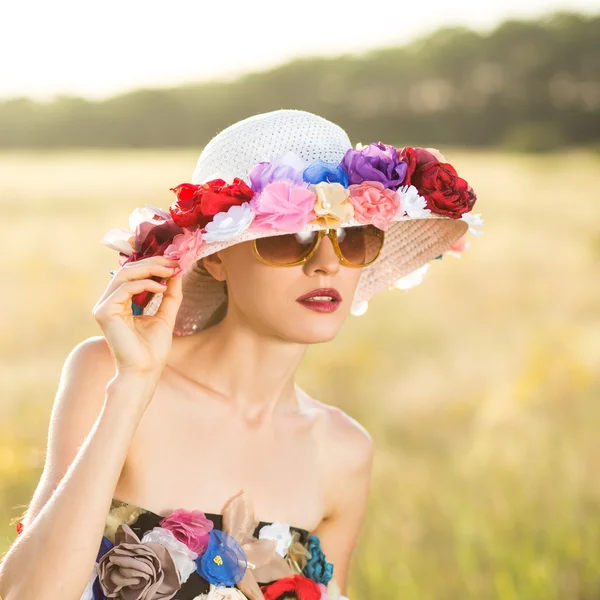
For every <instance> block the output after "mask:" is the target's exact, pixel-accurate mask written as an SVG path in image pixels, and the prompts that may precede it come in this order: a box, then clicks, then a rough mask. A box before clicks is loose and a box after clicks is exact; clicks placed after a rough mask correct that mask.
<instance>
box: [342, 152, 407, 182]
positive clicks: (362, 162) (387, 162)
mask: <svg viewBox="0 0 600 600" xmlns="http://www.w3.org/2000/svg"><path fill="white" fill-rule="evenodd" d="M341 167H342V168H343V169H344V171H346V173H348V179H349V180H350V183H351V184H356V183H362V182H363V181H379V182H380V183H383V185H384V187H386V188H390V189H392V190H396V189H398V187H399V186H400V185H402V182H403V181H404V178H405V177H406V169H407V164H406V163H405V162H404V161H401V160H399V159H398V156H397V150H396V148H394V146H388V145H387V144H382V143H381V142H379V143H377V144H376V143H372V144H369V145H368V146H365V147H363V148H361V149H360V150H354V149H353V148H350V149H349V150H348V151H347V152H346V154H344V158H342V162H341Z"/></svg>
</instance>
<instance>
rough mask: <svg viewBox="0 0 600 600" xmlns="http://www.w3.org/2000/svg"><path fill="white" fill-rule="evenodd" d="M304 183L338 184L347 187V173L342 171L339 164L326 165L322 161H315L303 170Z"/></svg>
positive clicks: (326, 163)
mask: <svg viewBox="0 0 600 600" xmlns="http://www.w3.org/2000/svg"><path fill="white" fill-rule="evenodd" d="M303 177H304V181H307V182H308V183H314V184H317V183H321V182H322V181H326V182H327V183H340V184H341V185H343V186H344V187H345V188H347V187H348V173H346V171H344V169H342V167H341V166H340V165H339V163H328V162H325V161H324V160H321V159H319V160H315V161H314V162H313V163H311V164H310V165H308V167H306V169H305V170H304V175H303Z"/></svg>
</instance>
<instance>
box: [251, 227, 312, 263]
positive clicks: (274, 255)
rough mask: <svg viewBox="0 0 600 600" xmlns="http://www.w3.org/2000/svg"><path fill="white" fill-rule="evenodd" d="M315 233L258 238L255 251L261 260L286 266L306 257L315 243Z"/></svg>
mask: <svg viewBox="0 0 600 600" xmlns="http://www.w3.org/2000/svg"><path fill="white" fill-rule="evenodd" d="M317 237H318V236H317V232H316V231H308V232H304V233H285V234H282V235H273V236H269V237H263V238H258V239H257V240H256V249H257V250H258V253H259V254H260V255H261V257H262V258H264V259H265V260H268V261H269V262H270V263H273V264H276V265H288V264H291V263H295V262H298V261H299V260H302V259H303V258H304V257H305V256H308V254H309V253H310V251H311V250H312V248H313V246H314V244H315V243H316V241H317Z"/></svg>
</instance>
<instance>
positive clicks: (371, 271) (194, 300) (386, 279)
mask: <svg viewBox="0 0 600 600" xmlns="http://www.w3.org/2000/svg"><path fill="white" fill-rule="evenodd" d="M360 225H363V223H360V222H358V221H356V220H355V219H351V220H349V221H345V222H344V223H343V224H340V226H343V227H356V226H360ZM468 227H469V226H468V224H467V222H466V221H464V220H462V219H452V218H449V217H445V216H441V215H436V214H432V215H429V216H427V217H423V218H411V217H401V218H400V219H399V220H397V221H394V222H392V223H391V224H390V226H389V228H388V229H387V230H386V232H385V238H384V244H383V248H382V250H381V253H380V255H379V257H378V258H377V260H376V261H375V262H374V263H372V264H371V265H369V266H367V267H364V268H363V269H362V272H361V276H360V280H359V282H358V285H357V288H356V292H355V294H354V298H353V304H354V303H358V302H362V301H365V300H369V299H370V298H371V297H373V296H374V295H375V294H377V293H378V292H380V291H382V290H385V289H388V288H390V287H392V286H393V285H394V283H395V282H396V281H398V280H399V279H401V278H402V277H405V276H406V275H408V274H409V273H412V272H413V271H415V270H416V269H418V268H419V267H422V266H423V265H425V264H426V263H428V262H429V261H431V260H433V259H434V258H436V257H438V256H440V254H442V253H443V252H445V251H446V250H448V249H449V248H450V246H452V244H454V242H456V241H457V240H458V239H459V238H461V237H462V236H463V235H464V234H465V233H466V232H467V230H468ZM326 228H327V225H325V224H323V223H310V224H308V225H306V226H305V227H304V228H303V231H316V230H320V229H326ZM284 233H285V232H282V231H278V230H272V231H257V230H253V229H252V228H250V229H248V230H246V231H245V232H243V233H241V234H240V235H238V236H236V237H235V238H234V239H232V240H227V241H223V242H210V243H207V244H205V245H203V246H202V247H201V248H200V251H199V252H198V254H197V255H196V260H195V262H194V263H193V264H192V267H191V268H190V269H189V271H187V272H186V273H185V274H184V275H183V282H182V286H183V298H182V301H181V305H180V307H179V311H178V312H177V317H176V322H175V328H174V330H173V334H174V335H176V336H184V335H190V334H193V333H196V332H198V331H201V330H202V329H204V328H205V326H206V324H207V323H208V321H209V319H210V318H211V316H212V315H213V313H214V312H215V311H216V310H217V309H218V308H219V307H220V306H221V305H222V304H223V303H224V302H225V301H226V297H227V296H226V292H225V283H224V282H222V281H217V280H216V279H215V278H214V277H213V276H212V275H211V274H210V273H208V271H207V270H206V269H205V268H204V265H203V264H202V261H201V260H200V259H201V258H203V257H205V256H208V255H210V254H212V253H214V252H218V251H219V250H223V249H224V248H227V247H229V246H233V245H234V244H238V243H241V242H244V241H249V240H253V239H257V238H259V237H267V236H272V235H282V234H284ZM161 300H162V294H156V295H155V296H153V298H152V300H151V301H150V302H149V303H148V304H147V305H146V307H145V308H144V310H143V312H142V314H144V315H153V314H154V313H155V312H156V311H157V310H158V307H159V306H160V303H161Z"/></svg>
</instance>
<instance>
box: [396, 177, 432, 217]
mask: <svg viewBox="0 0 600 600" xmlns="http://www.w3.org/2000/svg"><path fill="white" fill-rule="evenodd" d="M397 191H398V193H399V194H400V208H399V209H398V212H397V213H396V216H397V217H402V216H403V215H404V213H405V212H406V214H407V215H408V216H409V217H412V218H413V219H422V218H423V217H427V216H428V215H430V214H431V209H429V208H425V206H426V205H427V201H426V200H425V198H423V196H420V195H419V191H418V190H417V188H416V187H415V186H414V185H402V186H400V187H399V188H398V190H397Z"/></svg>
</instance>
